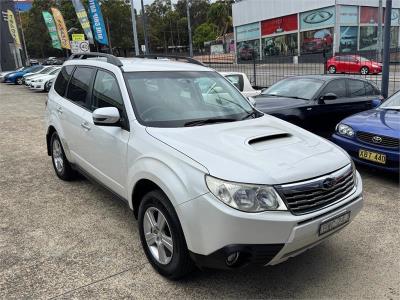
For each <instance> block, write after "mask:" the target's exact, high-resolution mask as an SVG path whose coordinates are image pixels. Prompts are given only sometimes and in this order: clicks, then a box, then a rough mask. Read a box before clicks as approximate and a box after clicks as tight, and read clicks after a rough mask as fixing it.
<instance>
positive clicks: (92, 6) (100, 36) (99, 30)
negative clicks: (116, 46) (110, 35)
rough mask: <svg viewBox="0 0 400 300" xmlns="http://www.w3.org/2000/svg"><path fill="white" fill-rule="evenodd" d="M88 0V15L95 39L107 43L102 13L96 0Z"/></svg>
mask: <svg viewBox="0 0 400 300" xmlns="http://www.w3.org/2000/svg"><path fill="white" fill-rule="evenodd" d="M88 1H89V17H90V20H91V21H92V26H93V31H94V36H95V38H96V41H97V42H99V43H100V44H103V45H108V39H107V33H106V28H105V26H104V20H103V15H102V13H101V9H100V6H99V3H98V1H97V0H88Z"/></svg>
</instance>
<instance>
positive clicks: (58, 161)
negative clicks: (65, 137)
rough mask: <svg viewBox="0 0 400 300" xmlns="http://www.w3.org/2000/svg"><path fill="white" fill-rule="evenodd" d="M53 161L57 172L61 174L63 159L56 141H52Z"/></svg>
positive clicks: (58, 142)
mask: <svg viewBox="0 0 400 300" xmlns="http://www.w3.org/2000/svg"><path fill="white" fill-rule="evenodd" d="M53 161H54V166H55V167H56V170H57V172H58V173H62V172H63V170H64V157H63V153H62V149H61V144H60V141H59V140H58V139H54V141H53Z"/></svg>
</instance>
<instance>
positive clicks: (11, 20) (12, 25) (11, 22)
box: [7, 9, 21, 49]
mask: <svg viewBox="0 0 400 300" xmlns="http://www.w3.org/2000/svg"><path fill="white" fill-rule="evenodd" d="M7 22H8V29H9V30H10V34H11V36H12V37H13V39H14V43H15V48H18V49H21V41H20V39H19V34H18V28H17V22H16V21H15V17H14V13H13V12H12V11H11V10H9V9H7Z"/></svg>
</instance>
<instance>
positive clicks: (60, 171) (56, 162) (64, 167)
mask: <svg viewBox="0 0 400 300" xmlns="http://www.w3.org/2000/svg"><path fill="white" fill-rule="evenodd" d="M50 147H51V148H50V149H51V161H52V162H53V167H54V171H55V172H56V175H57V176H58V177H59V178H60V179H62V180H65V181H70V180H72V179H74V178H75V177H76V173H75V171H74V170H73V169H72V167H71V164H70V163H69V161H68V159H67V157H66V156H65V152H64V149H63V147H62V144H61V140H60V137H59V136H58V134H57V132H54V133H53V134H52V136H51V139H50Z"/></svg>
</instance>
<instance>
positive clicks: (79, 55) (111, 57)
mask: <svg viewBox="0 0 400 300" xmlns="http://www.w3.org/2000/svg"><path fill="white" fill-rule="evenodd" d="M90 57H104V58H107V62H108V63H110V64H113V65H115V66H117V67H122V66H123V64H122V62H121V61H120V60H119V59H118V57H116V56H114V55H112V54H108V53H101V52H82V53H74V54H72V55H71V56H70V57H69V58H68V60H71V59H87V58H90Z"/></svg>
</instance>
